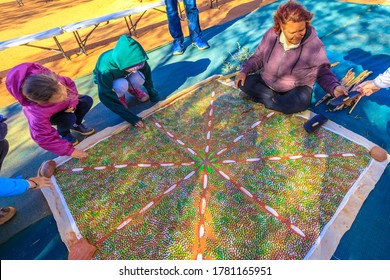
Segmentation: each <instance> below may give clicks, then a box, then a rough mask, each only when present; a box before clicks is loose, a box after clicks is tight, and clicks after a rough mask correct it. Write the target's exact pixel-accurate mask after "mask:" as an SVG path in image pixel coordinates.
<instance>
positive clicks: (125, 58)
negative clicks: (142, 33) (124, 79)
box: [112, 35, 148, 70]
mask: <svg viewBox="0 0 390 280" xmlns="http://www.w3.org/2000/svg"><path fill="white" fill-rule="evenodd" d="M147 59H148V55H147V54H146V52H145V50H144V49H143V48H142V46H141V45H140V43H138V42H137V41H135V40H134V39H133V38H131V37H130V36H128V35H122V36H121V37H120V38H119V40H118V42H117V43H116V45H115V47H114V49H113V50H112V60H113V62H114V63H115V64H116V65H117V66H118V68H119V69H120V70H124V69H126V68H129V67H131V66H134V65H137V64H139V63H141V62H144V61H146V60H147Z"/></svg>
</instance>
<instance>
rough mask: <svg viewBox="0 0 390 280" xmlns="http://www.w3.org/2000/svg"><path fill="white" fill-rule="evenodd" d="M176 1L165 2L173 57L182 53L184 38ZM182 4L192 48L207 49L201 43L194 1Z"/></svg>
mask: <svg viewBox="0 0 390 280" xmlns="http://www.w3.org/2000/svg"><path fill="white" fill-rule="evenodd" d="M177 1H178V0H165V6H166V10H167V17H168V28H169V33H170V34H171V36H172V38H173V46H172V53H173V55H180V54H183V53H184V45H183V41H184V36H183V30H182V28H181V23H180V17H179V12H178V5H177ZM183 2H184V5H185V10H186V14H187V21H188V29H189V32H190V37H191V40H192V46H193V47H195V48H197V49H199V50H205V49H208V48H209V47H210V46H209V45H208V44H207V43H206V42H205V41H203V39H202V37H201V33H202V31H201V29H200V24H199V10H198V8H197V7H196V0H183Z"/></svg>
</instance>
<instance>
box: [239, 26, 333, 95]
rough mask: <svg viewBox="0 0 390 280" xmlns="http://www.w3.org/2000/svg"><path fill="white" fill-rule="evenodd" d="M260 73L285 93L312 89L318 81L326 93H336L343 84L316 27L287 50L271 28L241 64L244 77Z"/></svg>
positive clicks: (273, 86)
mask: <svg viewBox="0 0 390 280" xmlns="http://www.w3.org/2000/svg"><path fill="white" fill-rule="evenodd" d="M257 70H260V75H261V77H262V78H263V80H264V82H265V83H266V84H267V85H268V86H269V87H270V88H272V89H273V90H275V91H277V92H286V91H289V90H291V89H293V88H295V87H297V86H309V87H311V88H313V86H314V83H315V82H316V81H317V82H318V83H319V85H320V86H321V87H322V88H323V89H324V90H325V92H329V93H331V94H333V91H334V89H335V87H337V86H339V85H340V83H339V82H338V80H337V77H336V76H335V75H334V74H333V73H332V71H331V70H330V63H329V60H328V58H327V56H326V52H325V47H324V44H323V43H322V42H321V40H320V39H319V38H318V36H317V33H316V31H315V29H314V28H313V27H311V28H310V29H308V30H307V32H306V35H305V37H304V38H303V39H302V41H301V43H300V45H299V46H298V48H296V49H291V50H288V51H285V50H284V48H283V45H282V44H281V43H280V41H279V35H278V34H277V33H276V32H275V31H274V29H273V28H270V29H269V30H268V31H267V32H266V33H265V34H264V37H263V39H262V40H261V42H260V44H259V45H258V47H257V49H256V51H255V53H254V54H253V55H252V56H251V57H250V58H249V59H248V60H247V61H246V62H244V63H243V65H242V72H244V73H245V74H248V73H252V72H256V71H257Z"/></svg>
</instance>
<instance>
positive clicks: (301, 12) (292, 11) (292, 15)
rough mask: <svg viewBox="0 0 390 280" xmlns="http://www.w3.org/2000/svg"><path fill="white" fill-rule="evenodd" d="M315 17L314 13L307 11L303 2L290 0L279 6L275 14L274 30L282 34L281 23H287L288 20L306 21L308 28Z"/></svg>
mask: <svg viewBox="0 0 390 280" xmlns="http://www.w3.org/2000/svg"><path fill="white" fill-rule="evenodd" d="M312 18H313V13H310V12H309V11H307V10H306V9H305V8H304V7H303V6H302V5H301V4H299V3H297V2H295V1H294V0H289V1H288V2H287V3H285V4H282V5H280V6H279V8H278V10H277V11H276V12H275V15H274V30H275V32H276V33H277V34H280V32H281V27H280V25H282V24H283V25H284V24H286V23H287V22H288V21H292V22H302V21H305V22H306V29H307V28H310V26H311V25H310V21H311V20H312Z"/></svg>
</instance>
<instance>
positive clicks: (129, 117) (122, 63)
mask: <svg viewBox="0 0 390 280" xmlns="http://www.w3.org/2000/svg"><path fill="white" fill-rule="evenodd" d="M147 59H148V56H147V54H146V52H145V50H144V49H143V48H142V46H141V45H140V44H139V43H138V42H137V41H135V40H133V39H132V38H131V37H129V36H127V35H122V36H121V37H120V38H119V40H118V42H117V43H116V45H115V47H114V48H113V49H112V50H108V51H106V52H104V53H102V54H101V55H100V57H99V59H98V61H97V63H96V66H95V69H94V70H93V79H94V82H95V83H96V84H97V85H98V93H99V98H100V101H101V102H102V103H103V104H104V105H105V106H106V107H107V108H108V109H110V110H111V111H113V112H114V113H116V114H118V115H119V116H120V117H122V118H123V119H124V120H126V121H128V122H129V123H131V124H133V125H134V124H136V123H137V122H138V121H140V120H141V118H140V117H138V116H137V115H136V114H134V113H133V112H131V111H130V110H129V109H128V108H126V107H124V106H123V105H122V103H121V102H120V101H119V99H118V96H117V95H116V93H115V92H114V91H113V90H112V85H113V81H114V80H116V79H119V78H124V77H126V75H127V74H129V73H128V72H127V71H125V69H127V68H129V67H131V66H134V65H137V64H139V63H141V62H145V66H144V67H143V68H142V69H140V70H139V71H140V72H142V74H144V76H145V84H144V87H145V88H146V90H147V91H148V93H149V95H150V98H151V100H152V98H153V97H154V96H157V91H156V90H155V89H154V86H153V82H152V76H151V70H150V66H149V65H148V63H147V62H146V60H147Z"/></svg>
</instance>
